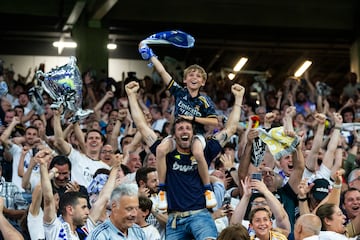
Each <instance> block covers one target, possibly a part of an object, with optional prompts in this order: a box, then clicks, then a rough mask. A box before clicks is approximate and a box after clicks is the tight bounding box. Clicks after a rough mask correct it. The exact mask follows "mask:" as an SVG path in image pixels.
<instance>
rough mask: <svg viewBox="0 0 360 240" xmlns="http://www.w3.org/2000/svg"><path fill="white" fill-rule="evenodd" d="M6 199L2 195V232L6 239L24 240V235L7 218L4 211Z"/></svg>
mask: <svg viewBox="0 0 360 240" xmlns="http://www.w3.org/2000/svg"><path fill="white" fill-rule="evenodd" d="M3 210H4V199H3V198H2V197H0V232H1V233H2V235H3V237H4V239H5V240H23V239H24V238H23V236H22V235H21V233H20V232H19V231H17V230H16V229H15V228H14V227H13V226H12V225H11V224H10V223H9V221H8V220H7V219H6V217H5V216H4V213H3Z"/></svg>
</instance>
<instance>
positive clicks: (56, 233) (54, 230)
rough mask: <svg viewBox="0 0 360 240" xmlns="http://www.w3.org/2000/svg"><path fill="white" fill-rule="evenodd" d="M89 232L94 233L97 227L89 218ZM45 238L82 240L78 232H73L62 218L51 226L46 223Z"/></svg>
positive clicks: (87, 222)
mask: <svg viewBox="0 0 360 240" xmlns="http://www.w3.org/2000/svg"><path fill="white" fill-rule="evenodd" d="M85 227H86V229H87V231H88V232H90V231H92V230H93V229H94V228H95V225H94V224H93V223H92V221H91V220H90V219H89V218H88V219H87V221H86V225H85ZM44 230H45V237H46V239H52V240H57V239H59V240H60V239H61V240H64V239H66V240H80V238H79V235H78V234H77V232H76V231H75V232H73V231H72V230H71V228H70V225H69V224H68V223H67V222H65V221H64V219H63V218H62V217H61V216H60V217H57V218H55V219H54V221H53V222H52V223H50V224H47V223H44Z"/></svg>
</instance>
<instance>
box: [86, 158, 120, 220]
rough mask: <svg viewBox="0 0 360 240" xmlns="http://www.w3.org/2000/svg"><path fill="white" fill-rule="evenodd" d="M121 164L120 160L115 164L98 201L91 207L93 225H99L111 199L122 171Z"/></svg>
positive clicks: (90, 215)
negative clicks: (117, 178) (118, 175)
mask: <svg viewBox="0 0 360 240" xmlns="http://www.w3.org/2000/svg"><path fill="white" fill-rule="evenodd" d="M120 163H121V159H118V160H117V161H115V164H113V167H112V168H111V171H110V174H109V178H108V180H107V181H106V183H105V185H104V187H103V189H101V191H100V193H99V197H98V199H97V200H96V202H95V203H94V204H93V206H92V207H91V210H90V214H89V217H90V219H91V221H92V222H93V223H97V222H98V220H99V219H100V217H101V214H102V213H103V210H104V208H105V207H106V204H107V202H108V201H109V199H110V195H111V192H112V190H113V189H114V188H115V185H116V177H117V174H118V172H119V170H121V167H120Z"/></svg>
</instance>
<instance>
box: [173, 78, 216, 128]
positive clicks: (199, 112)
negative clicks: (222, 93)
mask: <svg viewBox="0 0 360 240" xmlns="http://www.w3.org/2000/svg"><path fill="white" fill-rule="evenodd" d="M168 90H169V91H170V93H171V94H172V95H173V96H174V97H175V110H174V114H175V118H177V117H178V116H179V115H185V116H195V117H209V118H211V117H213V118H215V117H216V116H217V113H216V111H215V104H214V102H213V101H212V100H211V99H210V97H208V96H206V95H201V94H198V95H197V96H196V97H191V95H190V93H189V91H188V90H187V89H186V88H183V87H181V86H180V85H179V84H177V83H176V82H175V81H174V80H173V79H172V80H171V81H170V83H169V85H168ZM195 132H196V133H198V134H203V133H205V129H204V126H203V125H202V124H200V123H195Z"/></svg>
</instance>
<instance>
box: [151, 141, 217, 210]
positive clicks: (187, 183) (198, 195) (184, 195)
mask: <svg viewBox="0 0 360 240" xmlns="http://www.w3.org/2000/svg"><path fill="white" fill-rule="evenodd" d="M159 143H160V141H157V142H156V143H154V145H153V146H151V151H152V152H155V150H156V146H157V145H158V144H159ZM221 150H222V148H221V145H220V144H219V142H218V141H217V140H215V139H210V140H208V141H207V143H206V147H205V149H204V156H205V159H206V162H207V164H208V165H210V162H211V161H212V160H213V159H214V158H215V157H216V156H217V155H218V154H219V153H220V152H221ZM166 167H167V171H166V186H171V187H168V188H167V189H166V194H167V201H168V211H179V212H184V211H189V210H198V209H202V208H205V207H206V203H205V197H204V189H203V183H202V181H201V178H200V176H199V172H198V169H197V168H198V165H197V162H196V161H195V158H194V156H192V154H190V153H189V154H186V153H180V152H178V151H177V150H174V151H172V152H170V153H168V154H167V155H166Z"/></svg>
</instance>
